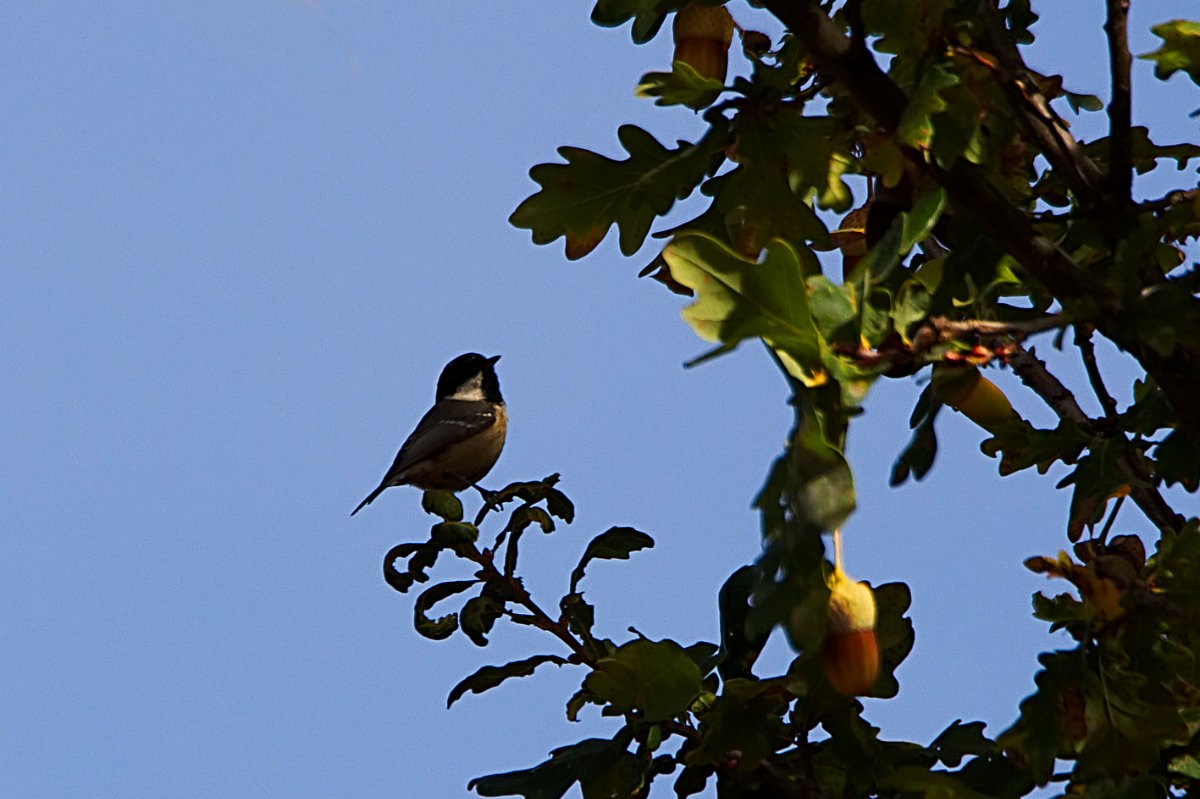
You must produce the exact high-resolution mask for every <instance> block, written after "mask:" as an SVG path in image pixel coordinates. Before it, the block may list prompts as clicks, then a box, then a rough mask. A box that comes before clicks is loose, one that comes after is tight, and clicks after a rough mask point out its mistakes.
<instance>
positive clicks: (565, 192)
mask: <svg viewBox="0 0 1200 799" xmlns="http://www.w3.org/2000/svg"><path fill="white" fill-rule="evenodd" d="M617 137H618V139H619V140H620V142H621V146H622V147H624V148H625V150H626V152H628V153H629V158H627V159H625V160H623V161H614V160H613V159H611V158H606V157H605V156H602V155H599V154H598V153H594V152H591V151H590V150H584V149H581V148H579V147H560V148H558V153H559V155H561V156H562V157H563V159H564V160H565V161H566V163H565V164H538V165H537V166H535V167H534V168H533V169H531V170H529V176H530V177H531V178H533V180H534V181H535V182H536V183H537V184H538V185H539V186H541V190H540V191H538V192H537V193H536V194H534V195H533V196H531V197H529V198H527V199H526V200H525V201H524V202H522V203H521V204H520V205H519V206H518V207H517V209H516V210H515V211H513V213H512V216H510V217H509V222H510V223H511V224H512V225H514V226H515V227H518V228H524V229H526V230H529V231H532V233H533V243H534V244H549V243H550V242H552V241H554V240H555V239H558V238H563V239H565V240H566V254H567V258H569V259H571V260H576V259H578V258H582V257H583V256H585V255H587V254H588V253H589V252H591V251H592V250H593V249H595V248H596V246H597V245H598V244H600V242H601V241H602V240H603V239H604V237H605V235H607V233H608V230H609V228H610V227H612V226H613V225H614V224H615V225H616V226H617V227H618V229H619V230H620V243H621V252H622V253H624V254H625V255H632V254H633V253H635V252H637V250H638V249H639V248H640V247H641V246H642V242H644V241H645V240H646V234H648V233H649V232H650V225H651V223H653V221H654V219H655V218H656V217H659V216H662V215H664V214H666V213H667V211H669V210H670V209H671V206H672V205H674V204H675V200H677V199H683V198H684V197H687V196H688V195H689V194H691V193H692V190H693V189H695V188H696V186H697V185H698V184H699V183H700V181H701V180H702V179H703V178H704V176H705V175H706V174H708V173H709V171H710V170H712V169H714V168H715V167H716V165H717V163H718V162H719V161H720V160H721V159H723V158H724V156H723V154H722V152H721V150H720V148H719V147H718V146H717V144H716V143H714V142H711V141H709V140H708V139H706V140H705V141H702V142H700V143H699V144H690V143H688V142H680V143H679V146H678V147H676V148H675V149H673V150H672V149H668V148H666V147H663V146H662V145H661V144H659V143H658V141H657V140H656V139H655V138H654V137H653V136H651V135H650V134H649V133H647V132H646V131H644V130H642V129H641V128H639V127H637V126H635V125H622V126H621V128H620V129H619V130H618V131H617Z"/></svg>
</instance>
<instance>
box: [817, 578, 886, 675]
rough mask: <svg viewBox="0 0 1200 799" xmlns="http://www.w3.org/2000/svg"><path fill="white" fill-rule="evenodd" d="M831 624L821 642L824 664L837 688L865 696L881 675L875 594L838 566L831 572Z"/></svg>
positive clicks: (826, 673)
mask: <svg viewBox="0 0 1200 799" xmlns="http://www.w3.org/2000/svg"><path fill="white" fill-rule="evenodd" d="M827 582H828V584H829V606H828V614H829V626H828V628H827V629H826V632H825V640H824V641H823V642H822V643H821V667H822V669H823V670H824V672H825V678H826V679H827V680H829V684H830V685H832V686H833V688H834V690H835V691H837V692H838V693H840V694H843V695H845V696H861V695H863V694H865V693H867V692H868V691H869V690H871V687H872V686H873V685H875V680H876V679H878V677H879V644H878V642H877V641H876V640H875V614H876V611H875V594H874V593H873V592H872V591H871V587H870V586H869V585H867V584H866V583H860V582H858V581H857V580H855V579H853V578H851V577H850V576H849V575H848V574H846V573H845V572H844V571H842V568H841V567H840V566H835V567H834V570H833V573H832V574H831V575H830V576H829V579H828V581H827Z"/></svg>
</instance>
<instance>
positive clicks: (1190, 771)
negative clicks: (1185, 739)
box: [1167, 755, 1200, 780]
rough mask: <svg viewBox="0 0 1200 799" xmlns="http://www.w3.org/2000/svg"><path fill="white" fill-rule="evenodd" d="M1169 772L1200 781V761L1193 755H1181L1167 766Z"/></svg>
mask: <svg viewBox="0 0 1200 799" xmlns="http://www.w3.org/2000/svg"><path fill="white" fill-rule="evenodd" d="M1167 770H1168V771H1170V772H1171V773H1173V774H1179V775H1180V776H1183V777H1188V778H1189V779H1193V780H1200V760H1197V759H1196V758H1195V757H1194V756H1193V755H1179V756H1178V757H1176V758H1174V759H1173V760H1172V761H1171V762H1170V763H1168V764H1167Z"/></svg>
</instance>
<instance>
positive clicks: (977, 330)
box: [929, 313, 1071, 338]
mask: <svg viewBox="0 0 1200 799" xmlns="http://www.w3.org/2000/svg"><path fill="white" fill-rule="evenodd" d="M1070 323H1071V320H1070V319H1068V318H1067V317H1066V316H1065V315H1064V314H1061V313H1058V314H1051V315H1049V316H1042V317H1039V318H1037V319H1029V320H1026V321H1023V322H996V321H991V320H986V319H947V318H946V317H944V316H931V317H930V318H929V324H931V325H933V327H934V329H935V330H937V331H938V332H939V333H941V334H942V335H943V336H947V335H953V336H961V335H977V336H1014V337H1017V338H1024V337H1025V336H1031V335H1033V334H1034V333H1041V332H1043V331H1046V330H1053V329H1055V328H1057V327H1063V326H1065V325H1069V324H1070Z"/></svg>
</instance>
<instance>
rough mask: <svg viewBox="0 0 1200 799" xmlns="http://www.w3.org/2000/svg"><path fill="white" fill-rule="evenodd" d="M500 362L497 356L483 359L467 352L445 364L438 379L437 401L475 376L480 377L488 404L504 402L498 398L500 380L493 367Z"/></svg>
mask: <svg viewBox="0 0 1200 799" xmlns="http://www.w3.org/2000/svg"><path fill="white" fill-rule="evenodd" d="M498 360H500V356H499V355H493V356H492V357H490V358H485V357H484V356H482V355H480V354H479V353H477V352H468V353H464V354H463V355H459V356H458V357H457V358H455V359H454V360H452V361H451V362H450V363H448V364H446V368H444V369H442V375H441V377H439V378H438V383H437V399H438V400H442V399H445V398H446V397H449V396H450V395H451V394H453V393H454V392H455V391H457V390H458V389H459V388H461V387H462V386H463V384H464V383H467V382H468V381H469V380H471V378H473V377H475V376H476V375H482V378H483V379H482V381H481V383H480V388H482V389H483V396H484V398H485V399H486V400H487V401H488V402H504V399H503V398H502V397H501V396H500V380H499V378H497V377H496V370H495V368H494V365H495V363H496V361H498Z"/></svg>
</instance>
